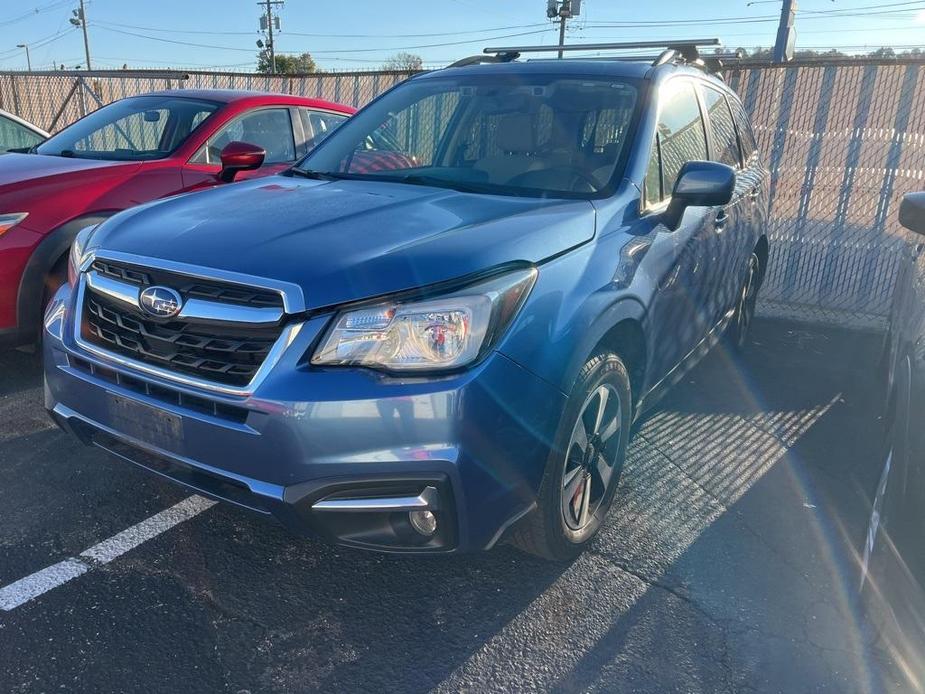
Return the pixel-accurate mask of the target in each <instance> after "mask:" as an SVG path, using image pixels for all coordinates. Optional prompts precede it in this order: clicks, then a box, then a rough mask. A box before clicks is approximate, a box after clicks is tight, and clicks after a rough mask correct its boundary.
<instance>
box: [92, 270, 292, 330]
mask: <svg viewBox="0 0 925 694" xmlns="http://www.w3.org/2000/svg"><path fill="white" fill-rule="evenodd" d="M84 274H85V276H86V278H87V286H89V287H90V289H92V290H93V291H95V292H98V293H100V294H104V295H106V296H108V297H109V298H111V299H115V300H116V301H120V302H122V303H124V304H126V305H128V306H131V307H132V308H136V309H137V308H139V306H140V304H139V296H140V295H141V291H140V288H139V287H138V286H137V285H134V284H129V283H128V282H121V281H119V280H115V279H112V278H111V277H107V276H106V275H101V274H100V273H98V272H97V271H96V270H88V271H87V272H86V273H84ZM282 317H283V312H282V311H281V310H279V309H278V308H271V307H269V306H267V307H265V308H257V307H256V306H236V305H234V304H224V303H219V302H217V301H206V300H204V299H195V298H192V299H186V301H184V302H183V309H182V310H181V311H180V313H179V315H178V316H177V318H178V319H180V320H189V321H207V322H210V321H211V322H216V323H244V324H247V325H274V324H275V323H279V321H280V320H281V319H282Z"/></svg>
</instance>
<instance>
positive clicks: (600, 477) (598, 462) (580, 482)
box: [560, 384, 623, 532]
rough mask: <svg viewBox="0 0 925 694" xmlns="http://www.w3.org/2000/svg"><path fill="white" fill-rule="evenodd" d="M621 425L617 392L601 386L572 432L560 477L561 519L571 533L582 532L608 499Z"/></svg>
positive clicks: (586, 401)
mask: <svg viewBox="0 0 925 694" xmlns="http://www.w3.org/2000/svg"><path fill="white" fill-rule="evenodd" d="M622 423H623V406H622V405H621V403H620V396H619V395H618V393H617V391H616V389H615V388H614V387H613V386H611V385H608V384H604V385H601V386H600V387H598V388H597V389H595V390H594V391H592V392H591V394H590V395H589V396H588V397H587V399H586V400H585V402H584V405H583V406H582V409H581V414H580V415H579V416H578V420H577V421H576V422H575V426H574V428H573V430H572V435H571V438H570V439H569V444H568V449H567V450H566V455H565V463H564V465H565V470H564V472H563V474H562V492H561V504H560V505H561V509H562V517H563V520H564V521H565V524H566V526H567V527H568V528H569V529H570V530H572V531H576V532H577V531H581V530H583V529H585V528H586V527H587V526H588V525H589V524H590V523H591V522H592V520H593V519H594V517H595V514H596V513H597V511H598V509H599V508H600V506H601V504H602V503H603V501H604V499H605V498H606V496H607V490H608V488H609V486H610V483H611V481H612V479H613V474H614V467H615V463H616V458H617V453H618V451H619V450H620V446H619V444H620V438H621V436H622V435H623V433H622V431H621V429H622Z"/></svg>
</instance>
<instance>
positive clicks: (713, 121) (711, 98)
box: [703, 87, 741, 168]
mask: <svg viewBox="0 0 925 694" xmlns="http://www.w3.org/2000/svg"><path fill="white" fill-rule="evenodd" d="M703 100H704V106H705V107H706V110H707V118H708V119H709V121H710V134H711V135H712V136H713V148H714V150H715V151H714V152H713V160H714V161H718V162H720V163H721V164H727V165H729V166H732V167H734V168H737V167H739V166H740V164H741V162H740V161H739V141H738V139H737V138H736V129H735V126H734V125H733V124H732V112H731V111H730V110H729V104H727V103H726V96H725V95H724V94H723V93H722V92H720V91H717V90H716V89H711V88H710V87H704V88H703Z"/></svg>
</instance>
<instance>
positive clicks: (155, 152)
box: [35, 96, 219, 161]
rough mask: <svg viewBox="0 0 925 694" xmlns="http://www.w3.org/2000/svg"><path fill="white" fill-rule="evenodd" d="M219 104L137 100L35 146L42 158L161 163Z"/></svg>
mask: <svg viewBox="0 0 925 694" xmlns="http://www.w3.org/2000/svg"><path fill="white" fill-rule="evenodd" d="M218 107H219V104H216V103H213V102H210V101H199V100H196V99H185V98H180V97H165V96H136V97H132V98H129V99H123V100H121V101H116V102H115V103H112V104H109V105H108V106H103V108H101V109H99V110H98V111H94V112H93V113H91V114H90V115H89V116H87V117H86V118H82V119H81V120H79V121H77V122H76V123H74V124H73V125H71V126H69V127H67V128H65V129H64V130H62V131H61V132H60V133H58V134H57V135H55V136H54V137H51V138H49V139H48V140H46V141H45V142H44V143H42V144H41V145H39V146H38V147H36V148H35V151H36V152H37V153H38V154H51V155H57V156H63V157H79V158H82V159H110V160H115V161H144V160H147V159H161V158H163V157H166V156H167V155H169V154H170V153H171V152H173V151H174V150H175V149H176V148H177V147H179V146H180V145H182V144H183V142H184V141H185V140H186V138H187V137H189V135H190V133H192V132H193V130H195V129H196V128H197V127H198V126H199V124H200V123H202V122H203V121H204V120H205V119H206V118H208V117H209V116H210V115H212V114H213V113H214V112H215V111H216V110H217V109H218Z"/></svg>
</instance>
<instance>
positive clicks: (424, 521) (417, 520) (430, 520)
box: [408, 511, 437, 537]
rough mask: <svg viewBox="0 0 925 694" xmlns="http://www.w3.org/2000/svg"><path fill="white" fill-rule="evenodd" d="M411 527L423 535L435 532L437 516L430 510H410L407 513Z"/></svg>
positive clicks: (427, 535) (426, 535)
mask: <svg viewBox="0 0 925 694" xmlns="http://www.w3.org/2000/svg"><path fill="white" fill-rule="evenodd" d="M408 522H409V523H411V527H412V528H414V529H415V530H416V531H417V532H418V533H420V534H421V535H423V536H425V537H430V536H431V535H433V534H434V533H435V532H437V517H436V516H435V515H434V514H433V513H432V512H431V511H411V513H409V514H408Z"/></svg>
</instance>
